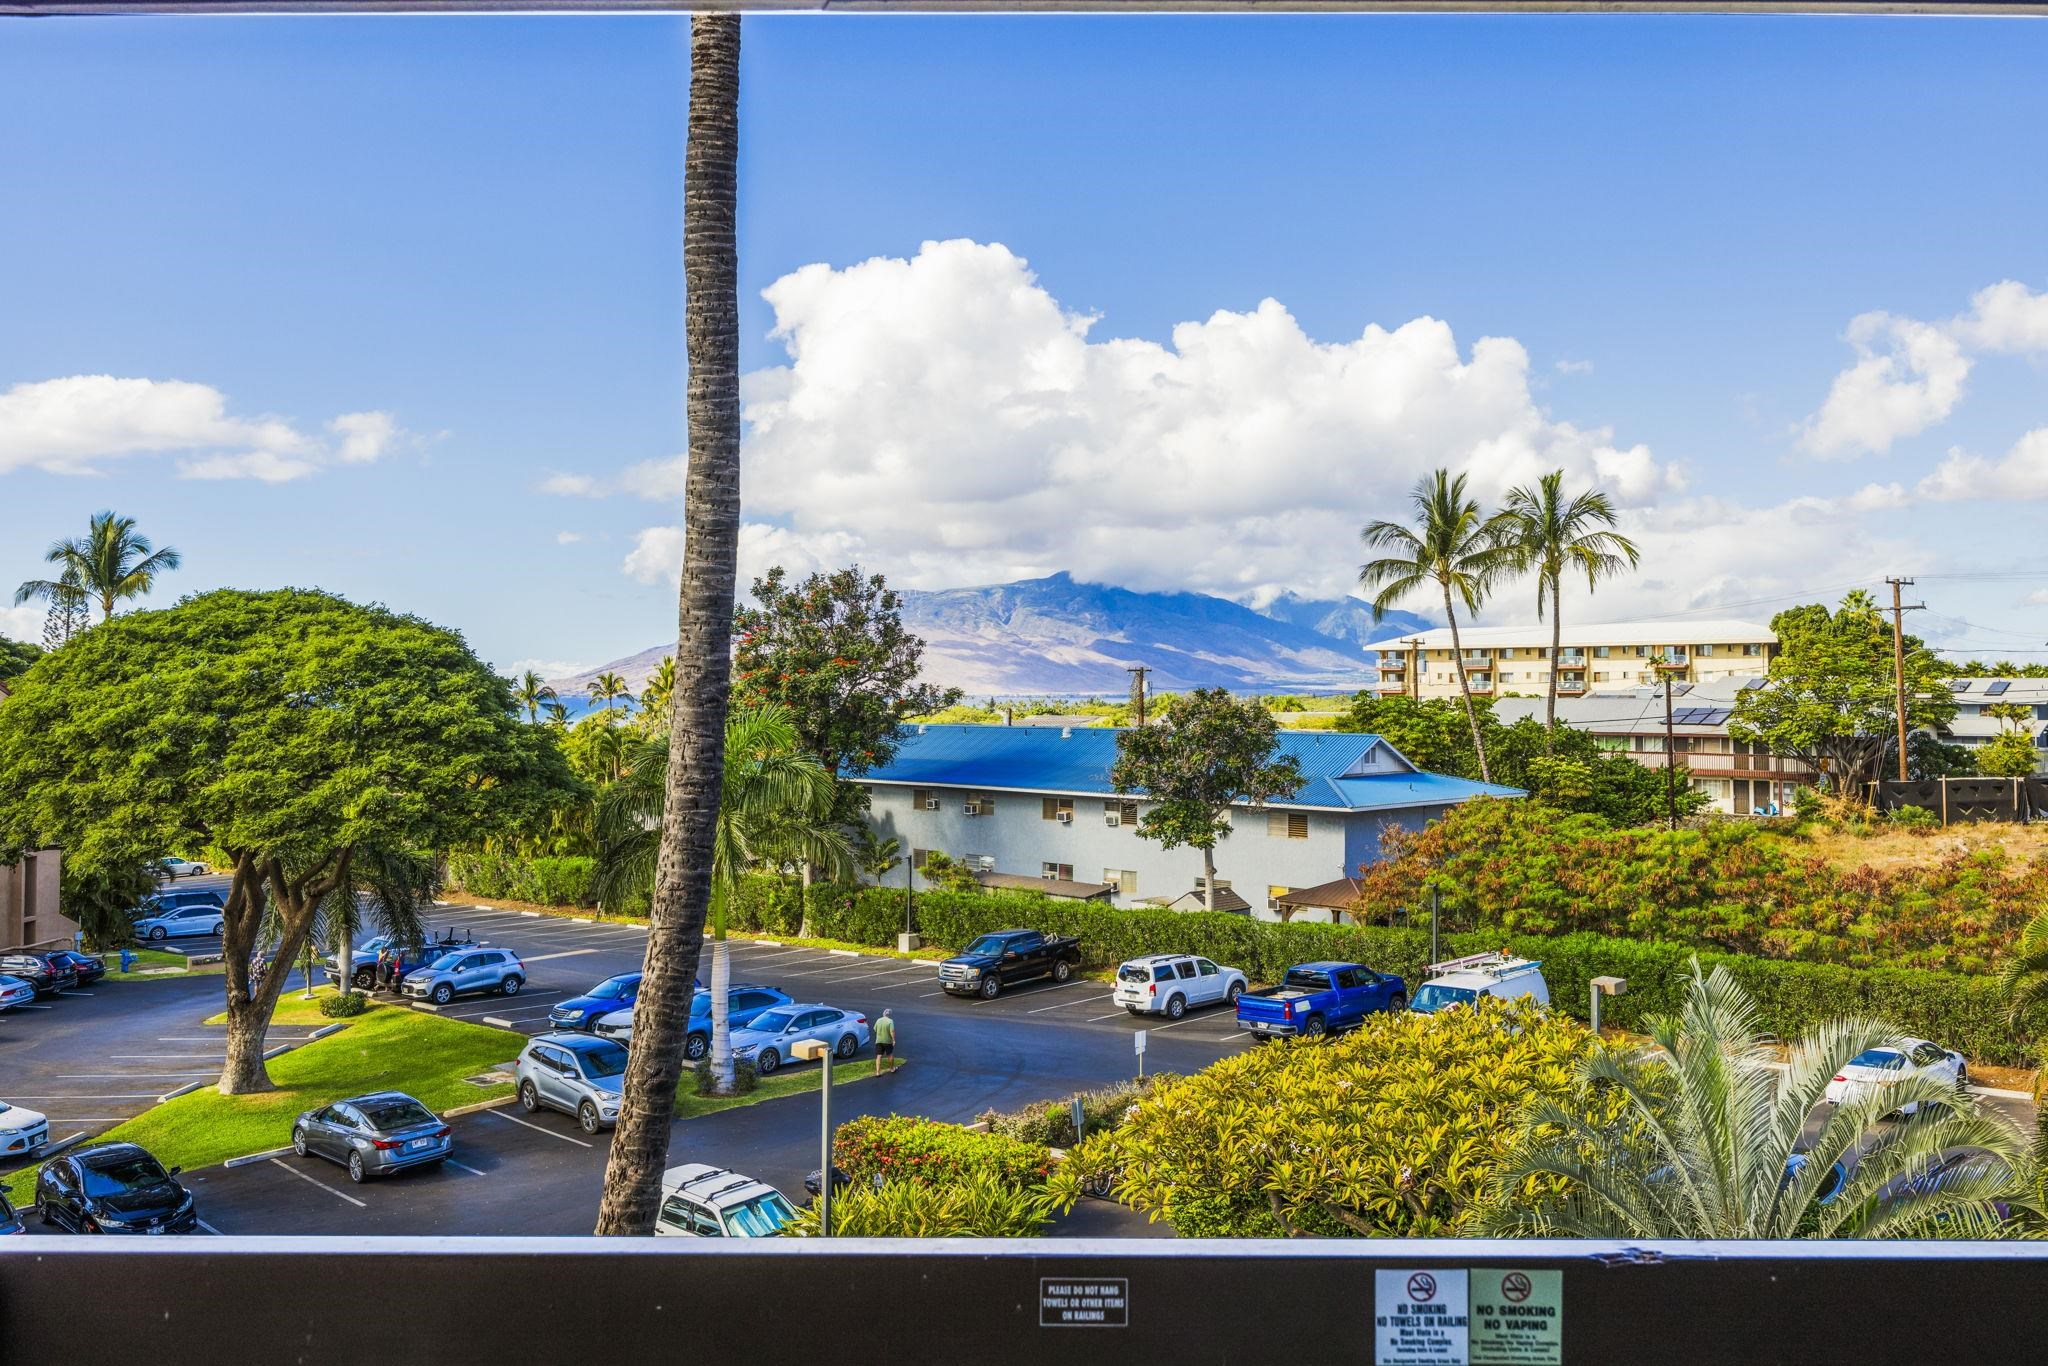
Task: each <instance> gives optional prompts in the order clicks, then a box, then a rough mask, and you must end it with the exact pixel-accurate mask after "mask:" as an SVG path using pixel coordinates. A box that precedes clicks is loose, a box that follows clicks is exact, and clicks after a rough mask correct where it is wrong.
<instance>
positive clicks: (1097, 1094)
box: [987, 1078, 1153, 1148]
mask: <svg viewBox="0 0 2048 1366" xmlns="http://www.w3.org/2000/svg"><path fill="white" fill-rule="evenodd" d="M1152 1082H1153V1079H1149V1078H1148V1079H1147V1080H1145V1081H1120V1082H1117V1083H1116V1084H1115V1085H1113V1086H1105V1087H1103V1088H1102V1089H1100V1090H1097V1091H1083V1092H1081V1093H1080V1094H1079V1095H1078V1096H1076V1097H1070V1098H1069V1099H1067V1100H1054V1101H1047V1102H1046V1103H1045V1104H1043V1105H1034V1106H1032V1107H1030V1108H1029V1109H1024V1110H1016V1111H1013V1112H1011V1113H1010V1114H1007V1115H998V1114H994V1113H991V1114H989V1115H988V1116H987V1118H988V1121H989V1130H990V1132H992V1133H997V1134H1001V1135H1003V1136H1004V1137H1006V1138H1014V1139H1017V1140H1018V1141H1019V1142H1023V1143H1030V1144H1035V1145H1037V1146H1040V1147H1047V1148H1071V1147H1073V1146H1074V1144H1075V1142H1076V1135H1075V1133H1074V1115H1073V1104H1072V1102H1073V1101H1074V1100H1075V1099H1078V1100H1079V1101H1080V1102H1081V1122H1082V1123H1083V1124H1084V1125H1086V1126H1087V1129H1088V1132H1089V1133H1091V1134H1094V1133H1099V1132H1100V1131H1102V1130H1103V1129H1110V1128H1114V1127H1116V1126H1117V1125H1119V1124H1121V1123H1123V1122H1124V1120H1125V1119H1126V1118H1127V1117H1128V1116H1129V1115H1130V1113H1131V1108H1132V1107H1133V1106H1135V1105H1136V1104H1137V1103H1138V1102H1139V1101H1141V1100H1143V1099H1144V1098H1145V1096H1146V1095H1147V1094H1148V1093H1150V1091H1151V1089H1152Z"/></svg>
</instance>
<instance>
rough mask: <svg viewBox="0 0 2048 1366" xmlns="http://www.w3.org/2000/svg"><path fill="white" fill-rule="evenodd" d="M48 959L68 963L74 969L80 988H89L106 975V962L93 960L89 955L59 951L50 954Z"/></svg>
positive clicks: (99, 959)
mask: <svg viewBox="0 0 2048 1366" xmlns="http://www.w3.org/2000/svg"><path fill="white" fill-rule="evenodd" d="M50 957H52V958H56V959H60V960H62V961H63V962H66V963H69V964H70V965H71V966H72V967H73V968H74V969H76V971H77V973H78V985H80V986H82V987H89V986H91V985H92V984H93V983H94V982H97V981H99V980H100V978H102V977H104V976H106V975H107V960H106V959H104V958H95V957H94V956H93V955H91V954H89V953H79V952H77V951H76V950H74V949H59V950H57V952H55V953H53V954H51V955H50Z"/></svg>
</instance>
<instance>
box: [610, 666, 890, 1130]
mask: <svg viewBox="0 0 2048 1366" xmlns="http://www.w3.org/2000/svg"><path fill="white" fill-rule="evenodd" d="M668 762H669V742H668V738H667V737H666V736H663V735H652V736H649V737H648V738H646V739H645V740H642V741H640V742H639V743H637V744H636V745H635V746H634V748H633V759H632V764H631V766H630V767H629V768H628V769H627V770H626V773H625V775H624V776H623V777H621V778H620V780H619V781H618V782H616V783H614V784H612V785H611V786H610V787H608V788H606V789H605V791H604V793H603V794H602V795H601V796H599V798H598V803H597V819H596V829H597V836H598V863H597V888H598V895H599V899H600V901H601V902H603V903H604V904H608V905H616V904H618V903H619V902H621V901H624V900H625V899H626V898H628V897H631V896H635V895H646V894H647V893H648V892H650V891H651V890H652V889H653V887H654V883H655V873H656V865H657V861H658V857H659V854H660V852H661V827H662V818H663V815H664V811H665V806H666V800H667V793H666V791H665V779H666V775H667V772H668ZM837 787H838V785H837V783H836V782H835V781H834V780H833V777H832V773H831V770H829V769H827V768H826V767H825V766H824V765H823V764H821V763H819V762H818V760H817V759H815V758H813V757H812V756H811V755H810V754H808V753H806V752H804V750H803V748H802V741H801V738H800V737H799V736H798V734H797V729H796V722H795V719H794V718H793V717H792V716H791V714H790V712H789V709H788V708H786V707H783V706H781V705H779V704H776V703H766V704H763V705H760V706H755V707H747V708H743V709H741V710H738V711H735V712H732V713H731V714H730V715H729V716H728V717H727V719H726V725H725V775H724V782H723V783H722V784H721V786H720V792H719V801H718V824H717V831H716V838H715V840H714V841H713V845H712V852H711V940H712V942H711V1066H712V1069H713V1071H714V1072H715V1073H716V1074H717V1077H718V1086H719V1090H720V1092H721V1093H724V1092H729V1091H730V1090H731V1089H732V1084H733V1076H732V1040H731V1033H730V1029H729V1026H728V1024H727V1020H726V995H727V993H728V990H729V988H730V986H731V982H732V968H731V961H730V957H729V954H728V950H727V947H726V939H725V930H726V910H727V908H728V907H729V906H730V904H731V901H732V898H733V895H734V894H735V893H736V892H737V891H738V889H739V884H740V877H741V875H742V874H743V873H745V872H746V871H747V869H748V868H750V867H754V866H756V865H759V864H763V863H766V864H770V865H773V866H777V867H781V866H786V865H788V864H791V863H797V862H808V863H810V864H811V865H812V866H813V867H816V868H818V869H820V870H821V871H823V872H824V873H825V874H826V876H828V877H844V876H847V875H849V874H850V873H851V872H852V871H853V869H854V867H855V864H856V856H855V853H854V848H853V843H852V841H851V840H849V839H848V838H847V834H846V830H845V828H844V827H843V826H841V825H839V824H838V823H836V822H835V821H834V820H833V805H834V799H835V797H836V796H837ZM635 1032H636V1033H637V1029H636V1031H635Z"/></svg>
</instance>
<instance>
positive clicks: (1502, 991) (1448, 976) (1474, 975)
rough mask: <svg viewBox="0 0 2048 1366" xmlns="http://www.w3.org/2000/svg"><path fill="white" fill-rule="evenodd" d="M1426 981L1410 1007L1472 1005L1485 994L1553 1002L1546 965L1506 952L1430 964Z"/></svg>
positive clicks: (1427, 1011) (1432, 1009)
mask: <svg viewBox="0 0 2048 1366" xmlns="http://www.w3.org/2000/svg"><path fill="white" fill-rule="evenodd" d="M1429 972H1430V977H1429V980H1428V981H1427V982H1424V983H1423V984H1422V985H1421V986H1419V987H1417V988H1416V989H1415V999H1414V1000H1412V1001H1410V1002H1409V1003H1408V1008H1409V1009H1411V1010H1419V1011H1421V1012H1423V1013H1424V1014H1431V1013H1433V1012H1435V1011H1439V1010H1442V1009H1443V1008H1444V1007H1445V1006H1464V1005H1471V1004H1472V1003H1473V1002H1474V1001H1476V1000H1478V999H1479V998H1480V997H1482V996H1491V997H1494V998H1495V999H1497V1000H1502V1001H1512V1000H1516V999H1518V998H1520V997H1524V996H1526V997H1528V998H1529V999H1530V1000H1533V1001H1534V1002H1535V1003H1536V1004H1537V1005H1539V1006H1547V1005H1549V1004H1550V984H1549V983H1548V982H1545V981H1544V980H1543V964H1542V963H1540V962H1537V961H1535V960H1534V959H1529V958H1516V957H1513V956H1512V955H1510V954H1505V953H1474V954H1469V955H1467V956H1466V957H1464V958H1453V959H1450V960H1449V961H1448V962H1443V963H1431V964H1430V965H1429Z"/></svg>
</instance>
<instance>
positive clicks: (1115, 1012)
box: [1033, 1010, 1124, 1024]
mask: <svg viewBox="0 0 2048 1366" xmlns="http://www.w3.org/2000/svg"><path fill="white" fill-rule="evenodd" d="M1033 1013H1034V1014H1035V1013H1036V1012H1035V1011H1034V1012H1033ZM1123 1013H1124V1012H1123V1011H1121V1010H1112V1011H1110V1012H1109V1014H1107V1015H1090V1016H1089V1017H1088V1018H1087V1019H1085V1020H1083V1021H1082V1022H1081V1023H1083V1024H1094V1023H1095V1022H1096V1021H1097V1020H1114V1019H1115V1018H1116V1017H1117V1016H1119V1015H1121V1014H1123Z"/></svg>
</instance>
